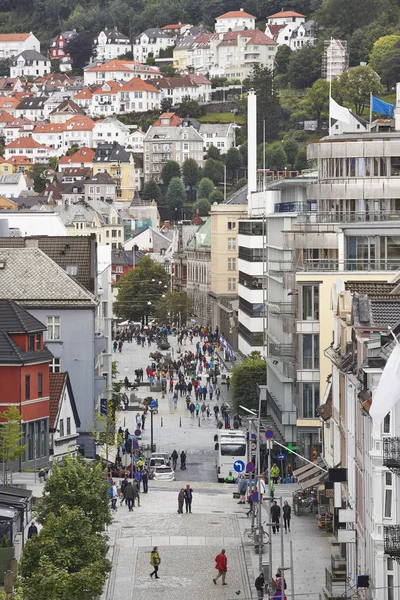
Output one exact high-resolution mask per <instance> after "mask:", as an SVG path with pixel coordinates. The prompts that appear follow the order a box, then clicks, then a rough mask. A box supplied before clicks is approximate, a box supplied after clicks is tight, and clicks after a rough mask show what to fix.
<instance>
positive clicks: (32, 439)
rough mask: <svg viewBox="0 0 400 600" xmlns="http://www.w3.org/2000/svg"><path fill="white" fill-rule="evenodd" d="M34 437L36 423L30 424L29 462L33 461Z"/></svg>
mask: <svg viewBox="0 0 400 600" xmlns="http://www.w3.org/2000/svg"><path fill="white" fill-rule="evenodd" d="M34 436H35V429H34V423H28V460H33V446H34Z"/></svg>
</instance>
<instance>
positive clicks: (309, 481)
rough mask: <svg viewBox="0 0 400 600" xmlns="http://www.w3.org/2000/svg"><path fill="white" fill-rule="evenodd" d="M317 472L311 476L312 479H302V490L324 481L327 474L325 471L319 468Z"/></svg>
mask: <svg viewBox="0 0 400 600" xmlns="http://www.w3.org/2000/svg"><path fill="white" fill-rule="evenodd" d="M318 471H319V473H318V475H317V476H316V477H313V478H312V479H307V480H306V481H302V482H300V487H301V489H302V490H303V491H304V490H308V489H309V488H313V487H316V486H317V485H319V484H320V483H322V482H323V481H324V479H325V478H326V476H327V473H324V472H323V471H321V470H319V469H318Z"/></svg>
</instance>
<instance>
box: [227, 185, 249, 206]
mask: <svg viewBox="0 0 400 600" xmlns="http://www.w3.org/2000/svg"><path fill="white" fill-rule="evenodd" d="M247 189H248V188H247V185H244V186H243V187H242V188H240V190H237V192H234V193H233V194H232V196H231V197H230V198H228V199H227V200H226V201H225V202H221V204H243V205H246V204H248V198H247Z"/></svg>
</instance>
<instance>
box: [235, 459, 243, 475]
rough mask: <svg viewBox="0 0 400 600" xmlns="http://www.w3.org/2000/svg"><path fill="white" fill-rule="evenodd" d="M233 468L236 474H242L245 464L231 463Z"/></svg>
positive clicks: (241, 462)
mask: <svg viewBox="0 0 400 600" xmlns="http://www.w3.org/2000/svg"><path fill="white" fill-rule="evenodd" d="M233 468H234V469H235V471H236V472H237V473H243V471H244V470H245V464H244V462H243V461H242V460H235V462H234V463H233Z"/></svg>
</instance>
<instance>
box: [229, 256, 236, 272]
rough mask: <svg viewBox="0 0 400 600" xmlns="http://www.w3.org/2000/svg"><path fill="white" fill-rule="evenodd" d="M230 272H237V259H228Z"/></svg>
mask: <svg viewBox="0 0 400 600" xmlns="http://www.w3.org/2000/svg"><path fill="white" fill-rule="evenodd" d="M228 271H236V258H228Z"/></svg>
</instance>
